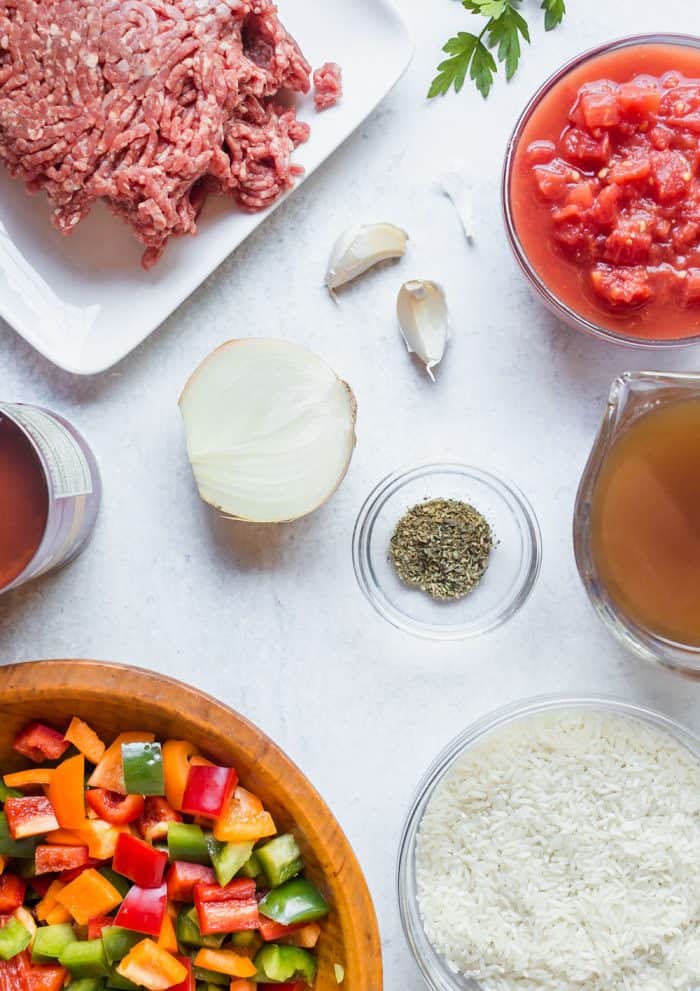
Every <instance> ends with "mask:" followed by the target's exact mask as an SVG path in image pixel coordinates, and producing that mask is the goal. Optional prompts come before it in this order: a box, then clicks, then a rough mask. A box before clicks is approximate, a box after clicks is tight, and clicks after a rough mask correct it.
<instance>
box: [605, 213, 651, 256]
mask: <svg viewBox="0 0 700 991" xmlns="http://www.w3.org/2000/svg"><path fill="white" fill-rule="evenodd" d="M650 247H651V234H650V233H649V231H648V229H647V225H646V223H645V222H644V221H631V220H628V221H622V222H621V223H619V224H618V225H617V226H616V227H615V228H614V229H613V230H612V231H611V233H610V234H608V236H607V238H606V239H605V255H604V257H605V259H606V260H607V261H609V262H612V263H613V264H615V265H638V264H641V263H642V262H645V261H647V259H648V257H649V248H650Z"/></svg>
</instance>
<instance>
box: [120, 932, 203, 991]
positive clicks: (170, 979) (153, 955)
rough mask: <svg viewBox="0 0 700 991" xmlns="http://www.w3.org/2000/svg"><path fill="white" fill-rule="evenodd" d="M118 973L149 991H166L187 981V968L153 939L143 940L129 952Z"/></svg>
mask: <svg viewBox="0 0 700 991" xmlns="http://www.w3.org/2000/svg"><path fill="white" fill-rule="evenodd" d="M117 973H118V974H119V975H120V976H121V977H124V978H126V980H127V981H132V982H133V983H134V984H140V985H141V986H142V987H144V988H148V991H166V988H171V987H172V986H173V984H181V983H182V981H184V980H185V978H186V977H187V968H186V967H184V966H183V964H181V963H180V961H179V960H176V959H175V957H174V956H172V954H170V953H168V951H167V950H164V949H163V948H162V947H160V946H158V945H157V944H156V943H154V942H153V940H152V939H143V940H141V942H140V943H137V944H136V946H133V947H132V948H131V949H130V950H129V952H128V953H127V955H126V956H125V957H124V959H123V960H122V961H121V963H120V964H119V966H118V967H117Z"/></svg>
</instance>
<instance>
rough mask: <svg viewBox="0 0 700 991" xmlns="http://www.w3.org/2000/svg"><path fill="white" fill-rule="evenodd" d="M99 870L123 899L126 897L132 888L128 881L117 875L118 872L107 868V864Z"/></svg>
mask: <svg viewBox="0 0 700 991" xmlns="http://www.w3.org/2000/svg"><path fill="white" fill-rule="evenodd" d="M97 869H98V871H99V872H100V874H101V875H102V877H106V878H107V880H108V881H109V883H110V884H111V885H112V886H113V887H114V888H116V889H117V891H118V892H119V894H120V895H121V896H122V898H123V897H124V895H125V894H126V893H127V891H128V890H129V888H130V887H131V885H130V884H129V882H128V881H127V879H126V878H125V877H123V876H122V875H121V874H117V872H116V871H113V870H112V868H111V867H107V865H106V864H104V865H103V866H102V867H98V868H97Z"/></svg>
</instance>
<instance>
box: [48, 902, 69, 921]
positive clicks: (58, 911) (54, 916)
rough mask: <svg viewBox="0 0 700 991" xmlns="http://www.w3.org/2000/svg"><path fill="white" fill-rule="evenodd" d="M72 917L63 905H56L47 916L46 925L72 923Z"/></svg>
mask: <svg viewBox="0 0 700 991" xmlns="http://www.w3.org/2000/svg"><path fill="white" fill-rule="evenodd" d="M72 918H73V917H72V915H71V914H70V912H69V911H68V909H67V908H65V907H64V906H63V905H56V906H55V907H54V908H52V909H51V911H50V912H49V914H48V915H47V916H46V923H47V925H49V926H58V925H61V923H63V922H70V921H71V919H72Z"/></svg>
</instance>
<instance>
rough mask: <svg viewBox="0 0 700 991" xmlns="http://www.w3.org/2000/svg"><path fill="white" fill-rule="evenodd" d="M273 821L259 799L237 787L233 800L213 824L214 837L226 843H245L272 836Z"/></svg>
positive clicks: (273, 829) (274, 831)
mask: <svg viewBox="0 0 700 991" xmlns="http://www.w3.org/2000/svg"><path fill="white" fill-rule="evenodd" d="M276 832H277V829H276V827H275V823H274V820H273V818H272V816H271V815H270V813H269V812H266V811H265V810H264V809H263V804H262V802H261V801H260V799H259V798H258V797H257V796H256V795H253V794H251V792H249V791H246V789H245V788H241V787H238V788H236V790H235V792H234V793H233V798H232V799H231V801H230V802H229V803H228V805H227V806H226V807H225V808H224V810H223V812H222V813H221V815H220V816H219V818H218V819H217V820H216V822H215V823H214V836H215V837H216V838H217V840H221V841H223V842H226V843H246V842H248V841H253V842H255V840H260V839H263V838H264V837H266V836H274V835H275V833H276Z"/></svg>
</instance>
